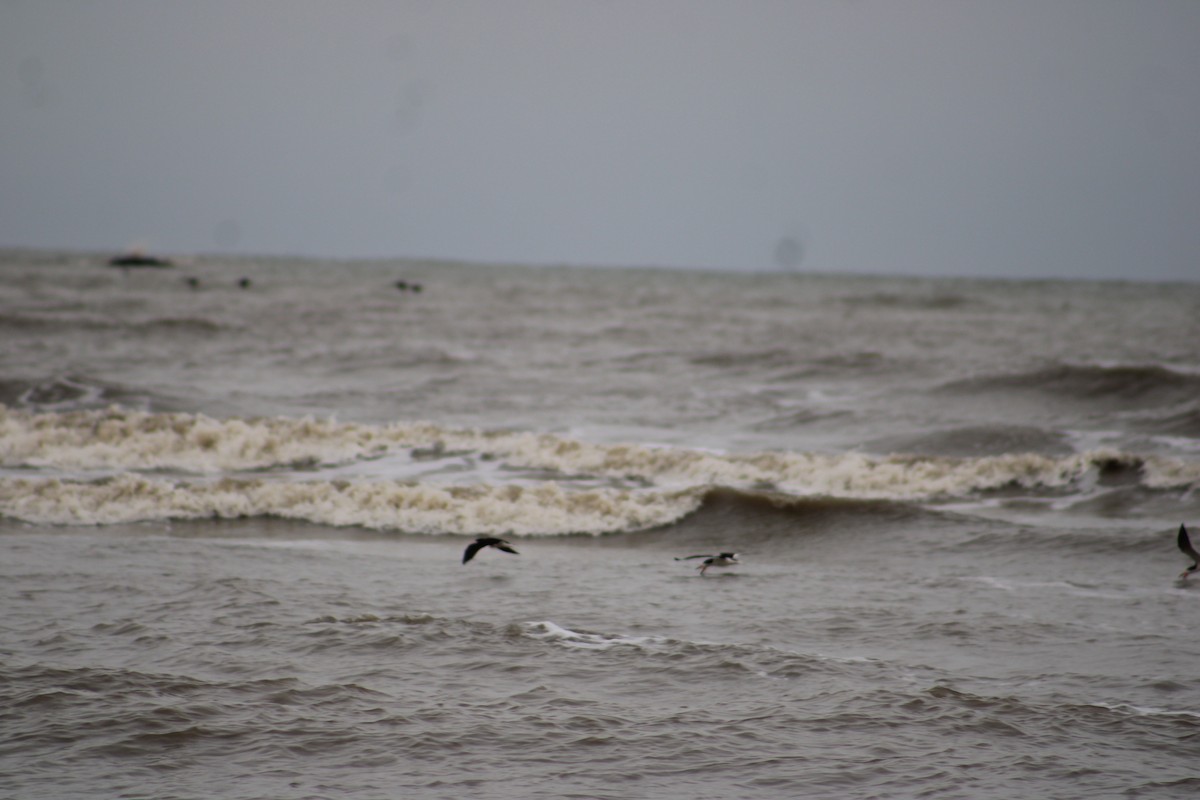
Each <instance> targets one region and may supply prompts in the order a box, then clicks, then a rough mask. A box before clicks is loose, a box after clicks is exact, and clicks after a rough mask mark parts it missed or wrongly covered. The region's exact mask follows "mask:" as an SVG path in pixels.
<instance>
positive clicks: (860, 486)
mask: <svg viewBox="0 0 1200 800" xmlns="http://www.w3.org/2000/svg"><path fill="white" fill-rule="evenodd" d="M398 452H407V453H409V454H410V455H411V457H412V459H413V460H414V461H415V460H419V459H423V458H433V459H437V458H442V457H449V456H450V455H453V454H473V455H476V456H479V457H480V458H484V459H487V460H490V461H502V462H503V464H505V465H507V466H509V467H518V468H527V469H537V470H549V471H553V472H555V473H558V474H559V475H562V476H587V477H595V478H609V479H617V480H630V479H632V480H638V481H643V482H646V483H649V484H652V485H654V486H658V487H674V488H676V489H683V488H693V487H710V486H726V487H730V488H739V489H759V488H770V489H773V490H776V491H782V492H786V493H788V494H793V495H797V496H802V497H812V496H822V497H842V498H848V499H877V500H922V499H943V498H955V497H964V496H970V495H973V494H977V493H979V492H987V491H994V490H998V489H1006V488H1022V489H1032V490H1054V491H1057V490H1073V489H1080V488H1084V489H1086V488H1090V487H1091V486H1093V485H1095V484H1096V483H1097V482H1099V481H1102V480H1106V479H1113V478H1114V476H1118V477H1119V480H1120V481H1121V482H1126V483H1138V484H1140V485H1141V486H1143V487H1145V488H1148V489H1155V490H1163V489H1176V488H1184V489H1188V488H1191V489H1195V488H1200V462H1197V461H1194V460H1181V459H1176V458H1168V457H1160V456H1140V455H1136V454H1130V453H1124V452H1121V451H1117V450H1092V451H1088V452H1085V453H1076V454H1071V455H1066V456H1055V455H1046V454H1037V453H1011V454H1004V455H994V456H986V457H976V458H962V457H948V456H905V455H892V456H871V455H865V454H861V453H841V454H822V453H789V452H767V453H748V454H728V453H716V452H710V451H704V450H691V449H686V448H668V447H654V446H647V445H638V444H594V443H588V442H583V441H579V440H575V439H570V438H567V437H563V436H556V435H552V434H536V433H511V432H485V431H478V430H469V429H451V428H444V427H441V426H438V425H435V424H432V423H424V422H414V423H392V424H388V425H369V424H357V423H339V422H335V421H331V420H315V419H308V418H306V419H289V418H263V419H237V418H233V419H227V420H217V419H212V418H210V417H206V416H204V415H194V414H165V413H160V414H155V413H146V412H137V411H126V410H121V409H116V408H111V409H108V410H104V411H76V412H69V413H43V414H36V413H31V412H26V411H14V410H10V409H5V408H3V407H0V464H3V465H4V466H7V467H37V468H49V469H66V470H71V469H75V470H97V469H104V470H154V469H176V470H182V471H187V472H193V473H220V472H226V471H233V470H245V469H268V468H280V467H282V468H291V469H294V468H304V467H306V466H314V465H319V464H339V463H347V462H353V461H356V460H362V459H377V458H380V457H382V456H385V455H387V454H389V453H398ZM385 477H390V478H398V477H400V476H399V475H397V474H395V473H389V474H387V475H386V476H385Z"/></svg>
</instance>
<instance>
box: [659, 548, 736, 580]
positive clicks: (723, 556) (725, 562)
mask: <svg viewBox="0 0 1200 800" xmlns="http://www.w3.org/2000/svg"><path fill="white" fill-rule="evenodd" d="M693 558H703V559H704V562H703V563H702V564H701V565H700V566H699V567H697V569H698V570H700V574H701V575H703V574H704V573H705V571H706V570H708V568H709V567H732V566H733V565H734V564H740V563H742V562H740V561H738V559H737V553H717V554H716V555H712V554H710V553H701V554H699V555H694V556H682V557H676V558H675V560H676V561H687V560H689V559H693Z"/></svg>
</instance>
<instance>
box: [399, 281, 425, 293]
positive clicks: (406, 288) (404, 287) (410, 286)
mask: <svg viewBox="0 0 1200 800" xmlns="http://www.w3.org/2000/svg"><path fill="white" fill-rule="evenodd" d="M393 286H395V287H396V288H397V289H399V290H400V291H402V292H413V293H414V294H420V292H421V284H419V283H409V282H408V281H406V280H399V281H396V282H395V283H394V284H393Z"/></svg>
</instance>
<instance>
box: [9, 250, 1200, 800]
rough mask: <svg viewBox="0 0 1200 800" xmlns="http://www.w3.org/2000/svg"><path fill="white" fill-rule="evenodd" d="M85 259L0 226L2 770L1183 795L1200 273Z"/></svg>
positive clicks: (314, 786) (606, 787) (71, 788)
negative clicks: (1143, 279)
mask: <svg viewBox="0 0 1200 800" xmlns="http://www.w3.org/2000/svg"><path fill="white" fill-rule="evenodd" d="M104 261H105V259H104V258H103V257H102V256H99V255H96V256H88V255H84V254H78V253H50V252H23V251H6V252H0V337H2V341H3V347H2V349H0V553H2V554H3V556H2V557H0V577H2V579H0V603H2V608H3V616H2V622H0V796H5V797H14V798H30V799H33V798H55V799H56V800H58V799H61V798H101V797H102V798H118V797H130V798H135V797H136V798H143V797H153V798H197V797H222V798H363V799H364V800H366V799H367V798H443V797H444V798H463V797H481V798H535V797H546V798H569V797H578V798H650V797H654V798H731V797H737V798H783V797H805V798H907V797H945V798H961V797H970V798H1018V797H1020V798H1025V797H1045V798H1075V797H1093V798H1094V797H1148V798H1160V797H1161V798H1167V797H1181V798H1182V797H1194V796H1196V794H1197V792H1198V791H1200V768H1198V766H1197V764H1198V763H1200V762H1198V760H1197V757H1198V756H1200V744H1198V743H1200V685H1198V675H1200V638H1197V636H1196V624H1197V620H1198V619H1200V577H1197V578H1193V579H1192V580H1191V581H1187V580H1182V579H1181V578H1180V577H1179V576H1180V573H1181V572H1182V570H1183V569H1184V568H1185V567H1186V566H1188V564H1189V563H1190V562H1189V561H1188V559H1187V558H1185V557H1184V556H1183V555H1182V554H1181V553H1180V552H1179V551H1178V550H1177V549H1176V547H1175V535H1176V531H1177V530H1178V528H1179V526H1180V524H1181V523H1186V524H1189V525H1191V524H1194V525H1195V528H1196V535H1200V284H1173V285H1166V284H1139V283H1087V282H1054V281H983V280H948V279H944V280H935V279H917V278H880V277H866V276H854V277H846V276H827V275H805V274H745V273H717V272H687V271H672V270H649V269H647V270H617V269H584V268H570V267H560V268H545V267H529V266H520V265H486V266H485V265H467V264H453V263H440V262H420V261H379V262H322V261H314V260H302V259H286V258H276V259H218V258H195V259H192V260H189V261H185V262H183V263H179V264H177V265H176V266H174V267H173V268H169V269H148V268H142V269H126V270H121V269H115V268H112V267H109V266H106V265H105V263H104ZM243 279H246V281H243ZM397 282H403V283H404V287H403V288H401V287H400V286H398V285H397ZM243 284H245V285H243ZM418 289H419V290H418ZM480 535H490V536H502V537H504V538H506V539H508V540H509V541H510V542H511V543H512V545H513V547H514V548H515V549H516V550H518V551H519V554H518V555H512V554H506V553H502V552H499V551H496V550H494V549H492V548H486V549H484V550H483V551H482V552H481V553H480V554H479V555H478V556H476V557H475V558H474V559H473V560H472V561H470V562H469V563H467V564H463V563H462V555H463V550H464V548H465V547H466V545H467V544H468V543H469V542H471V541H472V540H473V538H474V537H476V536H480ZM721 551H735V552H737V553H739V556H738V558H739V561H740V563H739V564H737V565H735V566H733V567H729V568H724V569H720V568H715V567H714V568H712V569H709V570H706V571H705V573H704V574H701V572H700V571H699V570H698V569H697V566H698V565H699V560H697V559H692V560H679V559H680V558H682V557H685V556H690V555H695V554H707V553H716V552H721Z"/></svg>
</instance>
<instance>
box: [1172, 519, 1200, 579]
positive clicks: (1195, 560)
mask: <svg viewBox="0 0 1200 800" xmlns="http://www.w3.org/2000/svg"><path fill="white" fill-rule="evenodd" d="M1175 541H1176V543H1177V544H1178V545H1179V549H1180V550H1182V551H1183V553H1184V555H1186V556H1187V557H1188V558H1190V559H1191V560H1192V565H1191V566H1190V567H1188V568H1187V569H1185V570H1184V571H1183V572H1181V573H1180V574H1179V578H1180V579H1181V580H1185V581H1186V580H1187V576H1188V575H1191V574H1192V573H1193V572H1196V571H1200V553H1197V552H1196V548H1194V547H1192V540H1191V538H1190V537H1189V536H1188V532H1187V528H1185V527H1183V525H1182V524H1181V525H1180V526H1179V536H1178V538H1176V540H1175Z"/></svg>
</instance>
